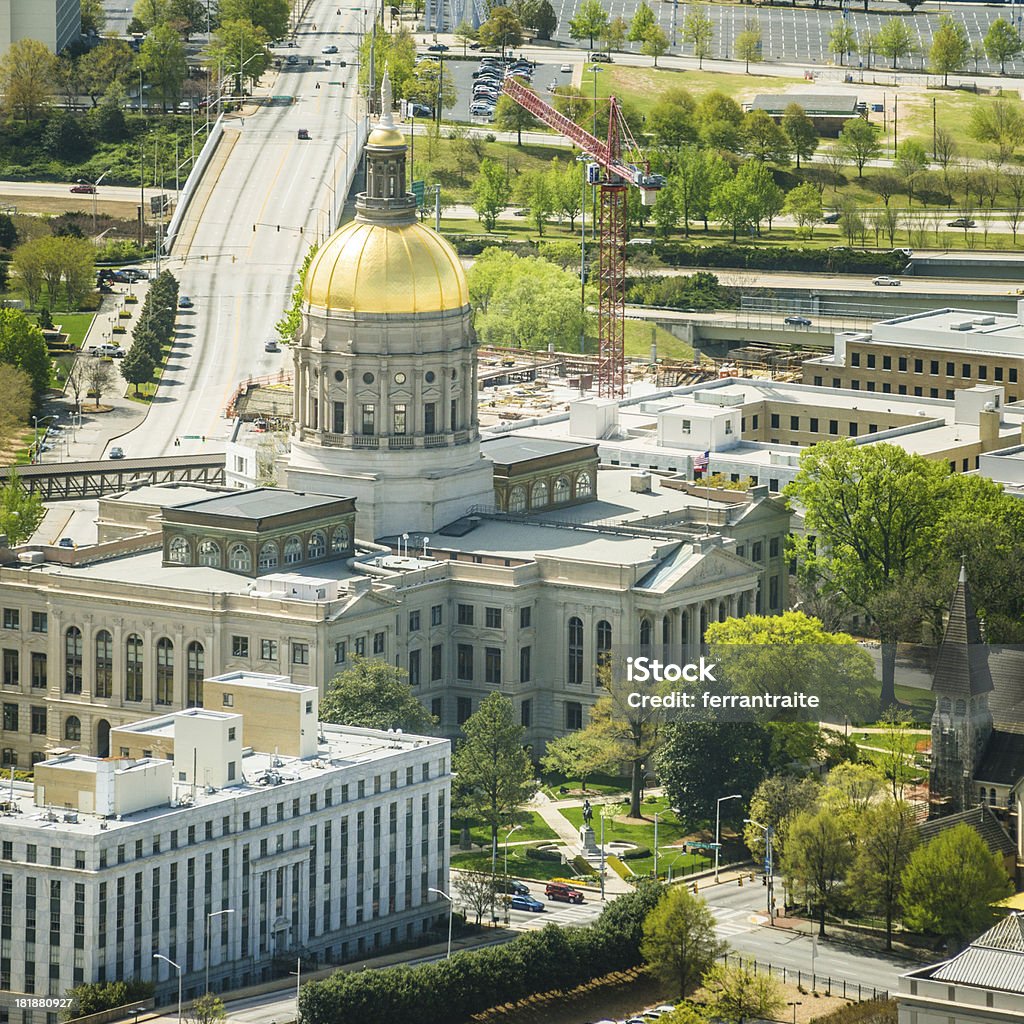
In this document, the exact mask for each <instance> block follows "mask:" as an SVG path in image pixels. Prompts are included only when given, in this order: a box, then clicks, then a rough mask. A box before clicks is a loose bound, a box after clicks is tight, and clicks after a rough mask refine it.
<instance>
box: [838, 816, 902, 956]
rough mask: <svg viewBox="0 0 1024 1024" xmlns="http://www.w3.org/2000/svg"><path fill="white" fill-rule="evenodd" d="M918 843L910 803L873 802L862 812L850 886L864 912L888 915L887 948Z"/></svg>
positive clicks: (886, 925) (849, 879) (890, 946)
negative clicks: (905, 880) (906, 874)
mask: <svg viewBox="0 0 1024 1024" xmlns="http://www.w3.org/2000/svg"><path fill="white" fill-rule="evenodd" d="M916 846H917V826H916V823H915V822H914V812H913V809H912V808H911V807H910V806H909V805H908V804H905V803H903V802H902V801H895V800H886V801H884V802H882V803H873V804H870V805H869V806H868V807H866V808H865V809H864V810H863V811H862V812H861V814H860V815H859V816H858V820H857V852H856V854H855V857H854V861H853V865H852V867H851V868H850V873H849V875H848V876H847V888H848V889H849V892H850V896H851V898H852V900H853V902H854V905H855V906H857V907H858V908H859V909H860V910H861V911H862V912H866V913H880V914H882V915H884V917H885V948H886V949H892V922H893V917H894V916H895V914H896V911H897V909H898V908H899V904H900V897H901V895H902V893H903V873H904V871H905V870H906V867H907V864H908V863H909V862H910V855H911V854H912V853H913V851H914V848H915V847H916Z"/></svg>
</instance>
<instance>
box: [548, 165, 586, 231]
mask: <svg viewBox="0 0 1024 1024" xmlns="http://www.w3.org/2000/svg"><path fill="white" fill-rule="evenodd" d="M547 175H548V192H549V193H550V195H551V209H552V211H553V212H554V213H556V214H557V215H558V219H559V220H560V221H561V219H562V218H563V217H565V218H566V219H567V220H568V221H569V230H570V231H573V230H575V228H576V218H577V217H578V216H579V215H580V210H581V209H582V208H583V174H582V172H581V170H580V168H579V166H578V165H577V164H576V163H575V162H574V161H566V162H561V161H558V160H552V161H551V167H550V169H549V170H548V172H547Z"/></svg>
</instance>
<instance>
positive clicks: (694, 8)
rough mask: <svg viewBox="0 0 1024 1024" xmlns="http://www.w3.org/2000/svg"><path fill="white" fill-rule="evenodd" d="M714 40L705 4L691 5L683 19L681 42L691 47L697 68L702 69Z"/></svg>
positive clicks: (713, 32)
mask: <svg viewBox="0 0 1024 1024" xmlns="http://www.w3.org/2000/svg"><path fill="white" fill-rule="evenodd" d="M714 38H715V26H714V24H713V23H712V21H711V16H710V15H709V14H708V11H707V5H706V4H691V5H690V7H689V8H688V9H687V11H686V17H685V18H683V42H684V43H690V45H691V46H693V55H694V57H696V58H697V67H698V68H699V69H701V70H703V68H704V58H705V57H709V56H710V55H711V42H712V40H713V39H714Z"/></svg>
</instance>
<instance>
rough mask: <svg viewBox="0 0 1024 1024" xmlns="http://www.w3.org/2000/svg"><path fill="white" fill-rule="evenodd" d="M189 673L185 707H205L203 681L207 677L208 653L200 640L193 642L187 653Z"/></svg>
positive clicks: (186, 659)
mask: <svg viewBox="0 0 1024 1024" xmlns="http://www.w3.org/2000/svg"><path fill="white" fill-rule="evenodd" d="M185 654H186V657H185V661H186V668H187V670H188V673H187V680H186V682H187V703H186V704H185V707H188V708H201V707H202V706H203V679H204V677H205V676H206V651H204V650H203V645H202V644H201V643H200V642H199V641H198V640H193V641H192V643H190V644H189V645H188V650H187V651H186V652H185Z"/></svg>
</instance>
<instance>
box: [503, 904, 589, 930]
mask: <svg viewBox="0 0 1024 1024" xmlns="http://www.w3.org/2000/svg"><path fill="white" fill-rule="evenodd" d="M540 898H541V900H543V897H540ZM600 912H601V907H600V904H599V903H595V902H593V901H588V902H586V903H581V904H573V903H545V909H544V911H543V912H542V913H537V914H533V913H530V912H529V911H526V910H513V911H512V914H511V917H512V926H513V927H514V928H515V929H516V930H517V931H525V932H529V931H539V930H540V929H541V928H543V927H544V926H545V925H548V924H557V925H561V926H563V927H567V926H570V925H585V924H590V923H591V922H592V921H593V920H594V918H595V917H596V916H597V915H598V914H599V913H600Z"/></svg>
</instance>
